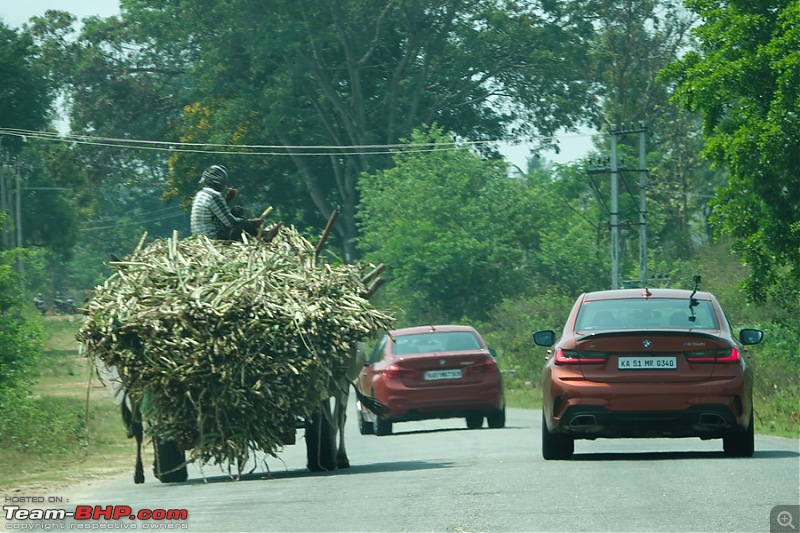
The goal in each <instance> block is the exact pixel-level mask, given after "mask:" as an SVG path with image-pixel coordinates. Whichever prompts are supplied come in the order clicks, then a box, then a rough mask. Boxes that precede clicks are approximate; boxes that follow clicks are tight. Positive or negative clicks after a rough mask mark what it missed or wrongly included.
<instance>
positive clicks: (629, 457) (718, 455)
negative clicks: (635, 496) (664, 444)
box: [572, 450, 800, 461]
mask: <svg viewBox="0 0 800 533" xmlns="http://www.w3.org/2000/svg"><path fill="white" fill-rule="evenodd" d="M787 457H800V453H798V452H793V451H790V450H756V452H755V454H753V457H752V459H750V460H755V459H785V458H787ZM676 459H732V458H731V457H727V456H726V455H725V454H724V453H723V452H722V451H718V452H709V451H703V452H692V451H685V452H636V453H630V452H625V453H621V452H612V453H608V452H603V453H576V454H573V456H572V460H573V461H674V460H676ZM733 459H737V458H733ZM737 460H742V461H744V460H747V458H739V459H737Z"/></svg>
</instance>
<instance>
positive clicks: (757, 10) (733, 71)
mask: <svg viewBox="0 0 800 533" xmlns="http://www.w3.org/2000/svg"><path fill="white" fill-rule="evenodd" d="M687 6H688V7H689V8H690V9H692V10H693V11H695V12H696V13H698V14H699V15H700V16H701V17H702V19H703V24H702V25H700V26H699V27H698V28H697V29H696V30H695V31H696V35H697V37H698V40H699V41H700V49H699V50H698V51H695V52H691V53H688V54H687V55H686V56H684V57H683V58H682V59H681V60H680V61H677V62H675V63H674V64H672V65H671V67H670V68H669V69H668V71H667V74H668V75H669V76H670V77H671V78H672V79H674V80H676V81H677V84H678V89H677V98H678V99H679V101H680V102H681V103H682V104H683V105H684V106H686V107H687V108H688V109H691V110H696V111H699V112H701V113H702V115H703V125H704V129H705V134H706V136H707V139H708V143H707V148H706V150H705V153H706V155H707V156H708V157H709V158H710V159H711V160H712V161H714V162H715V163H716V164H717V165H720V166H723V167H725V168H726V169H727V170H728V171H729V172H730V180H729V183H728V185H727V186H726V187H725V188H724V189H722V190H721V191H720V193H719V195H718V196H717V198H716V199H715V201H714V205H715V212H714V222H715V223H716V226H717V228H718V230H719V231H720V232H721V233H723V234H727V235H730V236H732V237H733V238H734V243H733V247H734V249H735V250H736V251H737V252H739V253H741V254H742V257H743V258H744V260H745V261H747V262H748V264H749V265H750V266H751V271H750V274H749V276H748V278H747V281H746V283H745V285H744V286H745V290H746V291H747V293H748V294H749V295H750V297H752V298H753V299H754V300H756V301H758V302H765V301H767V299H773V300H775V301H776V302H779V303H780V304H781V305H783V306H784V307H786V308H787V309H797V307H798V304H799V303H800V222H798V220H800V172H798V169H800V149H799V148H800V124H799V123H798V121H797V113H798V111H800V98H798V90H799V89H798V87H800V83H798V82H800V52H798V42H800V40H799V39H800V30H798V28H800V24H798V23H800V2H797V1H796V0H768V1H764V2H744V1H735V0H731V1H716V0H714V1H712V0H692V1H689V2H687Z"/></svg>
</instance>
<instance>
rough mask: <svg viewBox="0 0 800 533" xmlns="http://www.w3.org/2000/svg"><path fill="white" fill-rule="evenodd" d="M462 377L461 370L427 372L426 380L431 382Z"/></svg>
mask: <svg viewBox="0 0 800 533" xmlns="http://www.w3.org/2000/svg"><path fill="white" fill-rule="evenodd" d="M460 377H461V369H460V368H457V369H455V370H428V371H427V372H425V379H427V380H429V381H433V380H437V379H458V378H460Z"/></svg>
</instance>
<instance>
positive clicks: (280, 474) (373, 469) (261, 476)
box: [172, 461, 453, 485]
mask: <svg viewBox="0 0 800 533" xmlns="http://www.w3.org/2000/svg"><path fill="white" fill-rule="evenodd" d="M452 464H453V463H451V462H438V461H437V462H430V461H396V462H387V463H373V464H364V465H352V466H351V467H350V468H342V469H338V470H333V471H331V472H309V471H308V470H306V469H305V468H303V469H294V470H282V471H274V472H253V473H251V474H242V475H241V476H240V477H239V478H238V481H240V482H242V481H264V480H269V479H298V478H304V477H312V476H351V475H359V474H373V473H378V472H411V471H415V470H431V469H435V468H449V467H450V466H451V465H452ZM231 481H236V478H235V477H232V476H227V475H216V476H209V477H205V478H192V479H189V480H187V481H186V482H184V483H174V484H172V485H181V484H182V485H192V484H204V485H205V484H210V483H230V482H231Z"/></svg>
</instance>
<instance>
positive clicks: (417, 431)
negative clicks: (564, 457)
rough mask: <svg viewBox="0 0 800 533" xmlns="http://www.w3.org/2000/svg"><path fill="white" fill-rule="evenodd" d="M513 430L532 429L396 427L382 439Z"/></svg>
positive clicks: (511, 427)
mask: <svg viewBox="0 0 800 533" xmlns="http://www.w3.org/2000/svg"><path fill="white" fill-rule="evenodd" d="M512 429H530V428H523V427H519V426H505V427H503V428H495V429H493V428H487V427H482V428H477V429H469V428H435V429H410V430H408V431H398V430H397V426H395V427H394V430H393V431H392V433H391V435H384V436H382V437H380V438H382V439H383V438H386V437H395V436H397V437H401V436H403V435H426V434H432V433H448V432H451V431H469V432H475V431H507V430H512Z"/></svg>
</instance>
